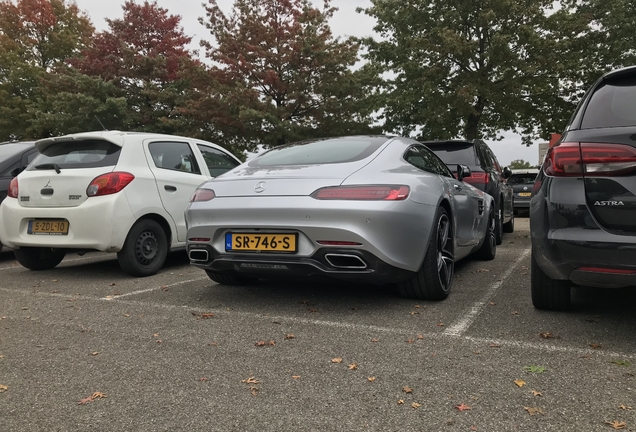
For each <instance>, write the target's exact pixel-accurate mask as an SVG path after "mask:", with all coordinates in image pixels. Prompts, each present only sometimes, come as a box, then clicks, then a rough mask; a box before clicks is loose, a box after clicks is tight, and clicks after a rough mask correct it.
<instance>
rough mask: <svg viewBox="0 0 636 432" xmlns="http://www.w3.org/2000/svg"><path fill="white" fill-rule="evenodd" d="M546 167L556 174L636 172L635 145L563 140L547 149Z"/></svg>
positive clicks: (576, 175)
mask: <svg viewBox="0 0 636 432" xmlns="http://www.w3.org/2000/svg"><path fill="white" fill-rule="evenodd" d="M543 170H544V171H545V173H546V174H547V175H549V176H553V177H581V176H583V175H584V174H586V175H590V176H595V177H607V176H616V175H623V174H627V173H630V172H633V171H636V148H634V147H632V146H630V145H625V144H604V143H580V144H579V143H562V144H561V145H559V146H555V147H552V148H551V149H550V150H549V151H548V154H547V155H546V158H545V162H544V163H543Z"/></svg>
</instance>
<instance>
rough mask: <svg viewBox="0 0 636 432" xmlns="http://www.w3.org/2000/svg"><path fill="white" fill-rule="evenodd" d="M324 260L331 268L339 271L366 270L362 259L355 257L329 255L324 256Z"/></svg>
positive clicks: (365, 264)
mask: <svg viewBox="0 0 636 432" xmlns="http://www.w3.org/2000/svg"><path fill="white" fill-rule="evenodd" d="M325 260H326V261H327V262H328V263H329V264H330V265H331V266H332V267H335V268H340V269H356V270H361V269H365V268H367V263H365V262H364V261H363V260H362V258H360V257H359V256H357V255H348V254H335V253H329V254H325Z"/></svg>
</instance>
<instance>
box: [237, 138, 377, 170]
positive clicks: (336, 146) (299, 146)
mask: <svg viewBox="0 0 636 432" xmlns="http://www.w3.org/2000/svg"><path fill="white" fill-rule="evenodd" d="M386 141H387V138H386V137H349V138H329V139H324V140H320V141H303V142H298V143H294V144H289V145H284V146H281V147H276V148H274V149H272V150H270V151H268V152H267V153H264V154H263V155H262V156H259V157H256V158H254V159H252V161H251V162H249V165H250V166H280V165H316V164H336V163H345V162H355V161H358V160H362V159H364V158H366V157H368V156H370V155H372V154H373V153H374V152H375V151H376V150H378V148H380V146H381V145H382V144H384V143H385V142H386Z"/></svg>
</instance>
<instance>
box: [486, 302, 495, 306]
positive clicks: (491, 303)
mask: <svg viewBox="0 0 636 432" xmlns="http://www.w3.org/2000/svg"><path fill="white" fill-rule="evenodd" d="M488 304H489V305H490V306H494V305H496V304H497V303H495V302H488Z"/></svg>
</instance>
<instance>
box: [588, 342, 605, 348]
mask: <svg viewBox="0 0 636 432" xmlns="http://www.w3.org/2000/svg"><path fill="white" fill-rule="evenodd" d="M590 347H591V348H592V349H601V348H603V345H601V344H595V343H591V344H590Z"/></svg>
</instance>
